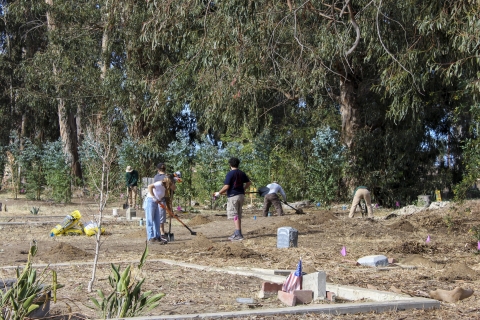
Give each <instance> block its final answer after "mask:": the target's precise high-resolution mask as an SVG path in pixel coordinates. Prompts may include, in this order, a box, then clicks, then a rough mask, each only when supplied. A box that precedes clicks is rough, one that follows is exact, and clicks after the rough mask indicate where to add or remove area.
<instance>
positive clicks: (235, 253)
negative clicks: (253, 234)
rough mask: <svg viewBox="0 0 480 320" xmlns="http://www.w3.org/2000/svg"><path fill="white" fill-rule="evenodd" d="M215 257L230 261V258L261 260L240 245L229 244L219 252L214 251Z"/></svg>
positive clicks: (253, 252) (257, 255)
mask: <svg viewBox="0 0 480 320" xmlns="http://www.w3.org/2000/svg"><path fill="white" fill-rule="evenodd" d="M213 255H214V256H215V257H218V258H222V259H228V258H242V259H245V258H259V257H260V255H259V254H258V253H257V252H255V251H253V250H251V249H249V248H245V247H244V246H243V245H242V244H240V243H228V244H225V245H223V246H221V247H219V248H217V250H215V251H214V253H213Z"/></svg>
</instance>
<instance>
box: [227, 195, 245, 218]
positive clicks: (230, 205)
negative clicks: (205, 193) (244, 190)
mask: <svg viewBox="0 0 480 320" xmlns="http://www.w3.org/2000/svg"><path fill="white" fill-rule="evenodd" d="M244 200H245V195H244V194H237V195H236V196H232V197H228V199H227V218H228V219H233V218H234V217H235V216H238V218H239V219H241V218H242V207H243V201H244Z"/></svg>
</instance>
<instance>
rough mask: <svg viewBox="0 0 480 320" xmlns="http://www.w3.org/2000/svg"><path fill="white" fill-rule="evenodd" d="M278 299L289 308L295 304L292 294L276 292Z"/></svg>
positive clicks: (294, 297)
mask: <svg viewBox="0 0 480 320" xmlns="http://www.w3.org/2000/svg"><path fill="white" fill-rule="evenodd" d="M278 299H279V300H280V301H282V302H283V303H285V304H286V305H287V306H290V307H293V306H295V305H296V304H297V297H296V296H295V295H294V294H293V293H288V292H285V291H282V290H279V291H278Z"/></svg>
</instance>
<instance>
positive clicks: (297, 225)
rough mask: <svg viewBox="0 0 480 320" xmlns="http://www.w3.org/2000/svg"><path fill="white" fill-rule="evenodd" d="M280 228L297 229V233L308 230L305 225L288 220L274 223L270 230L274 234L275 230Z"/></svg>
mask: <svg viewBox="0 0 480 320" xmlns="http://www.w3.org/2000/svg"><path fill="white" fill-rule="evenodd" d="M282 227H291V228H294V229H297V231H298V232H306V231H307V230H308V226H307V225H305V224H302V223H300V222H298V221H294V220H290V219H285V220H283V221H279V222H277V223H275V224H274V225H273V226H272V227H271V228H272V229H273V230H274V233H275V234H276V233H277V229H278V228H282Z"/></svg>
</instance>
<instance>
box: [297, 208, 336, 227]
mask: <svg viewBox="0 0 480 320" xmlns="http://www.w3.org/2000/svg"><path fill="white" fill-rule="evenodd" d="M330 220H338V218H337V217H336V216H335V215H334V214H333V213H331V212H329V211H324V212H319V213H315V214H314V215H311V216H305V217H302V218H300V219H299V220H298V221H299V222H302V223H304V224H306V225H320V224H324V223H326V222H328V221H330Z"/></svg>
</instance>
